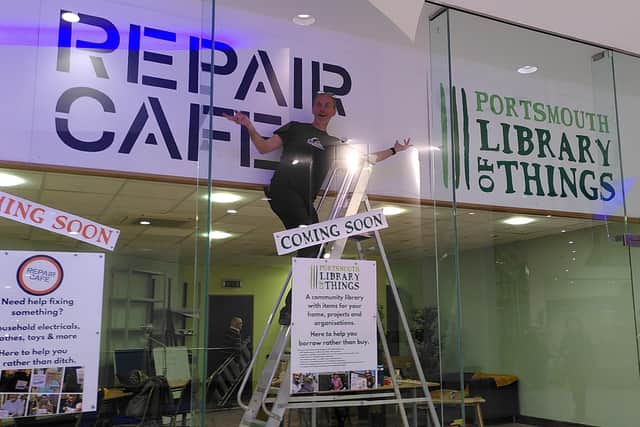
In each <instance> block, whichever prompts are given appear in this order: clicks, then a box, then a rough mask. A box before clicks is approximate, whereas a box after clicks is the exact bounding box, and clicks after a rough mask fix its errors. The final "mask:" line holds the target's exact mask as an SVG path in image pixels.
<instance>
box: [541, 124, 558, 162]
mask: <svg viewBox="0 0 640 427" xmlns="http://www.w3.org/2000/svg"><path fill="white" fill-rule="evenodd" d="M536 136H537V137H538V157H540V158H541V159H543V158H545V157H547V155H546V154H544V147H547V151H548V152H549V157H551V158H555V157H556V155H555V154H553V151H551V147H550V146H549V141H551V132H549V131H548V130H547V129H537V128H536Z"/></svg>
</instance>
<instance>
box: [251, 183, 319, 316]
mask: <svg viewBox="0 0 640 427" xmlns="http://www.w3.org/2000/svg"><path fill="white" fill-rule="evenodd" d="M264 192H265V194H266V196H267V197H268V198H269V204H270V205H271V210H272V211H273V212H275V214H276V215H278V218H280V221H282V224H283V225H284V226H285V228H286V229H287V230H289V229H291V228H296V227H299V226H301V225H310V224H315V223H317V222H318V213H317V212H316V209H315V208H314V207H313V197H311V196H309V195H306V194H302V193H299V192H297V191H295V190H293V189H291V188H290V187H287V186H282V185H271V186H269V187H266V188H265V191H264ZM319 252H320V245H316V246H310V247H308V248H302V249H300V250H298V254H297V256H298V257H300V258H317V257H318V253H319ZM287 309H289V310H290V309H291V291H289V293H288V294H287V298H286V299H285V310H287Z"/></svg>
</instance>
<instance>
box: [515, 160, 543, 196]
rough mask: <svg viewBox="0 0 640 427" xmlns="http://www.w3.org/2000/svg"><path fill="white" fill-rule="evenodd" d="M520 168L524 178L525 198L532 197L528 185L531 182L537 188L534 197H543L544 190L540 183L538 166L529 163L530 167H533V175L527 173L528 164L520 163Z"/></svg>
mask: <svg viewBox="0 0 640 427" xmlns="http://www.w3.org/2000/svg"><path fill="white" fill-rule="evenodd" d="M520 166H522V175H523V177H524V194H526V195H527V196H532V195H533V193H532V192H531V187H530V185H529V184H530V183H531V181H533V182H534V183H535V184H536V188H537V190H536V195H537V196H544V190H543V189H542V182H541V181H540V164H538V163H531V166H532V167H533V175H530V174H529V172H528V168H529V163H527V162H520Z"/></svg>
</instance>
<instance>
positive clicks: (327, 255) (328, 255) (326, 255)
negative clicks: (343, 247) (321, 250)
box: [322, 252, 331, 259]
mask: <svg viewBox="0 0 640 427" xmlns="http://www.w3.org/2000/svg"><path fill="white" fill-rule="evenodd" d="M330 256H331V254H330V253H329V252H327V253H326V254H324V255H322V258H324V259H328V258H329V257H330Z"/></svg>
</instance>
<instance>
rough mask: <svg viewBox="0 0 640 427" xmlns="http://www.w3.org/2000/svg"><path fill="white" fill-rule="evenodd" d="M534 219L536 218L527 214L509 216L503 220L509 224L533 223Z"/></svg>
mask: <svg viewBox="0 0 640 427" xmlns="http://www.w3.org/2000/svg"><path fill="white" fill-rule="evenodd" d="M533 221H535V219H533V218H529V217H526V216H512V217H511V218H507V219H505V220H504V221H502V222H503V223H505V224H509V225H525V224H529V223H532V222H533Z"/></svg>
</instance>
